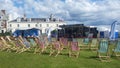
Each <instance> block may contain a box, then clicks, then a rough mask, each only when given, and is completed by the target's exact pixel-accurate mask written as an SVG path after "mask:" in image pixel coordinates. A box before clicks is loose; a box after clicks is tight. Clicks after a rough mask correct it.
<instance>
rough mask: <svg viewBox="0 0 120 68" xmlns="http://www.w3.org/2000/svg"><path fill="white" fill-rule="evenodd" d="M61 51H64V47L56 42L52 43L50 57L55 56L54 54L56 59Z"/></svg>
mask: <svg viewBox="0 0 120 68" xmlns="http://www.w3.org/2000/svg"><path fill="white" fill-rule="evenodd" d="M61 50H62V47H61V45H60V42H59V41H54V42H52V45H51V50H50V54H49V56H51V55H53V53H56V54H55V57H57V56H58V55H59V54H60V52H61Z"/></svg>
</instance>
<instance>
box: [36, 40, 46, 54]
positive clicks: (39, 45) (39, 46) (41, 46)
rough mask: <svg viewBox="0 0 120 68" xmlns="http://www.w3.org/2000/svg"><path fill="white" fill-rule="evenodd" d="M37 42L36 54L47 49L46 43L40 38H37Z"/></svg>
mask: <svg viewBox="0 0 120 68" xmlns="http://www.w3.org/2000/svg"><path fill="white" fill-rule="evenodd" d="M35 42H36V43H37V47H36V48H35V51H34V54H36V53H37V52H39V53H43V52H44V51H45V44H44V42H43V41H41V40H40V39H39V38H35Z"/></svg>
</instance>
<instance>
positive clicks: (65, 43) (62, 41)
mask: <svg viewBox="0 0 120 68" xmlns="http://www.w3.org/2000/svg"><path fill="white" fill-rule="evenodd" d="M60 44H61V45H62V48H68V46H69V44H68V39H67V38H60Z"/></svg>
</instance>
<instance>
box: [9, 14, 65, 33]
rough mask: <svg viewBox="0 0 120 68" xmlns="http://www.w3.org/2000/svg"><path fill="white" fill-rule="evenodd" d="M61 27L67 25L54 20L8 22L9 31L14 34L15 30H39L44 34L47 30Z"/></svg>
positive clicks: (20, 19) (23, 18) (27, 19)
mask: <svg viewBox="0 0 120 68" xmlns="http://www.w3.org/2000/svg"><path fill="white" fill-rule="evenodd" d="M59 25H66V23H65V22H64V21H62V20H60V19H56V18H53V17H52V15H51V16H50V18H26V16H25V15H24V17H22V18H20V17H18V18H17V19H15V20H12V21H10V22H8V31H11V32H14V31H15V30H24V29H31V28H37V29H40V30H41V32H42V33H45V32H46V30H47V29H49V28H52V29H57V28H58V27H59Z"/></svg>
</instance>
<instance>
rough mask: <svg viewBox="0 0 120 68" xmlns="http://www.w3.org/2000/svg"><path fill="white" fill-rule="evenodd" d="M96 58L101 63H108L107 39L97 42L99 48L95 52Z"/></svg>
mask: <svg viewBox="0 0 120 68" xmlns="http://www.w3.org/2000/svg"><path fill="white" fill-rule="evenodd" d="M97 57H98V58H99V59H100V61H102V62H110V52H109V43H108V40H107V39H101V40H99V46H98V50H97Z"/></svg>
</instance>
